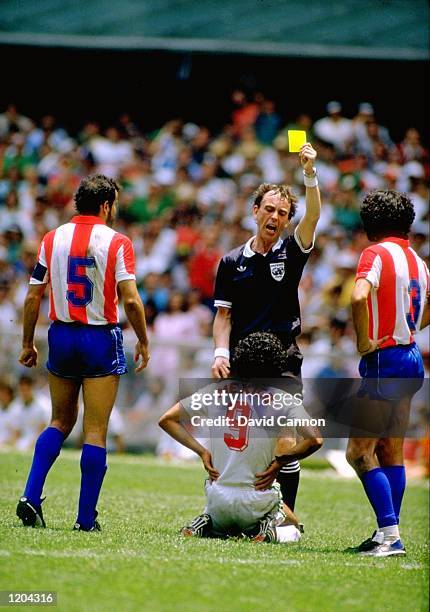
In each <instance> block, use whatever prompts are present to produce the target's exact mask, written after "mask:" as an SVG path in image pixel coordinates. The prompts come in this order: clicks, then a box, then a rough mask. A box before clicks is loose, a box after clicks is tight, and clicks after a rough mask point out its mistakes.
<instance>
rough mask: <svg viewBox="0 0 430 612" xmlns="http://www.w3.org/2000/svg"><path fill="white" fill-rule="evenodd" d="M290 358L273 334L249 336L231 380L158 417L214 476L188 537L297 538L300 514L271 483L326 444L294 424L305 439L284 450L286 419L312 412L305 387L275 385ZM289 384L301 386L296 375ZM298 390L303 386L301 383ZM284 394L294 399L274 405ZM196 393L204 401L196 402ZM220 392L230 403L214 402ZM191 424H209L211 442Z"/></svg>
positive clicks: (314, 430)
mask: <svg viewBox="0 0 430 612" xmlns="http://www.w3.org/2000/svg"><path fill="white" fill-rule="evenodd" d="M287 359H288V356H287V352H286V350H285V349H284V347H283V345H282V343H281V342H280V340H279V339H278V338H277V337H276V336H275V335H273V334H270V333H266V332H256V333H253V334H250V335H249V336H247V337H246V338H243V339H242V340H241V341H240V342H239V343H238V345H237V347H236V349H235V352H234V358H233V364H232V365H233V371H234V375H235V379H234V380H227V381H226V380H220V381H217V382H215V383H213V384H211V385H208V386H207V387H205V388H204V389H202V390H201V391H200V392H199V393H198V394H195V393H194V394H193V395H191V396H190V397H188V398H186V399H184V400H181V401H180V402H179V403H177V404H175V405H174V406H173V407H172V408H171V409H170V410H168V411H167V412H166V413H165V414H164V415H163V416H162V417H161V419H160V421H159V424H160V426H161V427H162V428H163V429H164V430H165V431H166V432H167V433H168V434H170V435H171V436H172V437H173V438H174V439H175V440H177V441H178V442H180V443H181V444H183V445H184V446H186V447H187V448H190V449H191V450H192V451H194V452H195V453H197V454H198V455H199V456H200V458H201V459H202V462H203V465H204V467H205V469H206V470H207V472H208V474H209V478H208V479H207V481H206V484H205V493H206V508H205V511H204V514H202V515H199V516H197V517H196V518H195V519H194V520H193V521H192V522H191V523H190V524H189V525H187V526H186V527H184V528H183V529H182V533H183V535H190V536H200V537H228V536H247V537H249V538H251V539H252V540H253V541H257V542H259V541H262V542H294V541H298V540H299V539H300V529H299V523H298V520H297V517H296V516H295V515H294V513H293V512H292V510H291V509H290V508H288V506H286V505H285V504H284V503H283V501H282V496H281V492H280V487H279V484H278V483H274V481H275V479H276V477H277V475H278V473H279V470H280V469H281V468H282V467H283V466H285V465H288V463H290V462H292V461H295V460H297V459H303V458H304V457H307V456H308V455H311V454H312V453H314V452H315V451H316V450H318V449H319V448H320V447H321V445H322V440H321V437H320V433H319V431H318V429H317V428H315V427H311V426H309V425H304V426H300V427H296V429H297V433H298V434H299V435H300V436H301V440H300V441H298V442H296V440H295V439H294V443H293V444H292V445H290V447H289V448H288V449H286V450H285V447H286V445H285V437H286V436H290V437H291V428H290V427H287V426H286V424H288V425H289V424H290V423H291V421H289V422H288V423H287V419H298V418H299V419H301V420H300V424H302V423H303V420H304V418H306V417H308V415H307V414H306V412H305V411H304V409H303V406H302V403H301V399H300V398H301V397H302V396H301V394H300V393H297V394H296V396H295V395H294V389H292V393H289V394H286V393H285V387H283V389H284V391H283V392H279V389H277V388H276V387H275V385H274V381H273V376H274V375H275V376H278V377H281V375H282V373H283V372H284V371H285V362H286V360H287ZM257 377H258V379H260V380H257ZM269 377H271V378H272V380H271V381H270V383H269V381H268V380H267V379H268V378H269ZM263 378H265V379H266V380H264V382H263V381H262V380H261V379H263ZM283 380H284V383H285V379H283ZM291 384H292V385H296V386H297V383H295V382H294V381H293V382H292V383H291ZM297 388H298V389H299V390H301V386H297ZM223 394H224V395H223ZM281 396H282V397H283V398H289V399H290V400H291V401H287V400H285V399H284V403H283V404H282V406H281V405H275V399H276V398H280V397H281ZM196 397H197V398H198V397H201V398H203V399H204V400H205V401H202V402H199V401H196ZM220 398H225V402H224V401H217V400H219V399H220ZM293 398H295V399H293ZM212 400H213V401H212ZM271 417H273V418H271ZM190 422H191V424H192V425H194V427H195V428H196V429H198V428H199V426H200V425H202V426H204V425H205V423H206V426H207V428H208V429H209V434H210V435H209V440H208V448H205V447H204V446H202V445H201V444H200V443H199V442H198V440H196V438H195V437H194V436H193V435H192V434H191V433H190V431H189V428H188V427H187V424H188V423H190ZM296 422H297V421H295V423H296ZM284 423H285V425H284ZM196 429H194V431H196ZM280 453H282V455H281V456H277V455H279V454H280Z"/></svg>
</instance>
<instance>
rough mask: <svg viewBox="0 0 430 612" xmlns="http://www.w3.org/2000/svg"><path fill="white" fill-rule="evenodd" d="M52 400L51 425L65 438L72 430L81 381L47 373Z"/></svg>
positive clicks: (75, 417) (76, 414) (76, 412)
mask: <svg viewBox="0 0 430 612" xmlns="http://www.w3.org/2000/svg"><path fill="white" fill-rule="evenodd" d="M48 382H49V391H50V394H51V402H52V418H51V427H56V428H57V429H59V430H60V431H61V432H62V434H63V435H64V437H65V438H67V436H68V435H69V434H70V432H71V431H72V429H73V427H74V425H75V423H76V419H77V416H78V397H79V391H80V388H81V381H80V380H76V379H72V378H61V377H60V376H54V375H53V374H51V373H50V372H49V374H48Z"/></svg>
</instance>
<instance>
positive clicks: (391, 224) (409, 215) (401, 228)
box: [360, 190, 415, 240]
mask: <svg viewBox="0 0 430 612" xmlns="http://www.w3.org/2000/svg"><path fill="white" fill-rule="evenodd" d="M360 216H361V220H362V221H363V226H364V230H365V232H366V234H367V236H368V238H369V239H370V240H378V239H381V238H385V237H386V236H407V234H408V232H409V231H410V229H411V225H412V223H413V221H414V219H415V211H414V205H413V204H412V202H411V200H410V199H409V198H408V196H407V195H406V194H404V193H399V192H398V191H393V190H386V191H383V190H376V191H371V192H370V193H368V194H367V195H366V197H365V198H364V200H363V204H362V206H361V210H360Z"/></svg>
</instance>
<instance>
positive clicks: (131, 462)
mask: <svg viewBox="0 0 430 612" xmlns="http://www.w3.org/2000/svg"><path fill="white" fill-rule="evenodd" d="M30 460H31V457H30V455H20V454H15V453H9V454H0V490H1V501H0V590H26V591H28V590H39V591H40V590H54V591H57V593H58V607H59V608H60V609H64V610H70V611H74V610H76V611H78V610H79V611H81V610H91V611H98V610H104V611H106V610H107V611H109V610H136V611H137V610H148V611H149V610H150V611H151V612H152V611H155V612H157V611H158V610H163V611H164V610H166V611H167V610H169V611H171V610H178V611H181V612H182V611H185V612H186V611H197V610H198V611H203V612H205V611H212V610H217V611H218V612H220V611H222V612H224V611H230V610H232V611H233V610H234V611H241V610H246V611H248V610H250V609H257V608H258V609H259V610H262V611H265V610H270V611H272V610H288V612H294V611H296V610H297V611H300V612H302V611H308V610H309V611H313V610H315V611H317V610H318V611H320V610H345V609H347V610H363V611H364V610H366V611H367V610H370V611H373V610H383V609H385V610H387V611H389V612H393V611H399V612H405V611H408V612H409V611H410V612H415V611H418V610H423V611H424V610H427V609H428V576H427V573H426V571H427V570H426V568H427V565H428V558H427V546H428V531H427V529H428V527H427V526H428V503H427V495H428V492H427V486H426V484H424V483H423V482H411V483H409V485H408V488H407V491H406V495H405V500H404V504H403V511H402V517H403V522H402V539H403V541H404V543H405V546H406V548H407V552H408V554H407V556H406V557H403V558H388V559H366V558H357V557H355V556H354V555H349V554H346V553H342V549H344V548H345V547H347V546H351V545H355V544H357V543H358V542H359V541H361V540H362V539H363V538H365V537H367V536H368V535H369V533H370V532H371V531H372V529H373V518H372V513H371V511H370V509H369V507H368V505H367V503H366V501H365V497H364V493H363V491H362V489H361V485H360V483H359V482H358V480H357V481H356V480H352V481H351V480H346V481H345V480H340V479H337V478H335V477H334V476H333V475H332V474H333V473H330V472H329V471H321V470H317V471H310V470H303V472H302V480H301V485H300V491H299V500H298V505H297V509H296V510H297V513H298V514H299V517H300V519H301V520H302V521H303V522H304V523H305V527H306V533H305V535H304V537H303V538H302V541H301V542H300V543H299V544H292V545H286V546H285V545H284V546H282V545H279V544H278V545H277V544H253V543H250V542H247V541H240V542H237V541H217V540H194V539H188V538H187V539H184V538H181V537H180V536H179V535H178V529H179V528H180V527H181V526H182V525H183V524H184V523H185V522H187V520H188V519H190V518H192V517H193V516H194V515H196V514H197V513H199V512H200V511H201V510H202V508H203V501H204V498H203V493H202V489H203V487H202V485H203V477H204V474H203V470H202V468H200V466H199V465H196V464H192V465H183V464H181V465H175V464H165V463H162V462H160V461H158V460H157V459H154V458H148V457H146V458H142V457H138V456H122V457H121V456H111V457H110V459H109V470H108V472H107V476H106V479H105V484H104V488H103V491H102V495H101V499H100V501H99V511H100V521H101V524H102V528H103V531H102V532H101V533H83V532H72V531H71V528H72V526H73V522H74V519H75V511H76V504H77V495H78V488H79V454H78V453H76V452H74V451H63V453H62V455H61V458H60V460H59V461H58V462H57V464H56V465H55V467H54V468H53V470H52V472H51V474H50V475H49V478H48V481H47V485H46V488H45V493H46V495H47V499H46V502H45V504H44V514H45V519H46V521H47V524H48V528H47V529H45V530H40V529H25V528H24V527H22V526H21V524H20V522H19V521H18V519H17V518H16V517H15V516H14V514H15V505H16V501H17V498H18V497H19V495H20V494H21V489H22V486H23V484H24V482H25V478H26V475H27V470H28V468H29V464H30ZM39 609H40V608H39Z"/></svg>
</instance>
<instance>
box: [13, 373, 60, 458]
mask: <svg viewBox="0 0 430 612" xmlns="http://www.w3.org/2000/svg"><path fill="white" fill-rule="evenodd" d="M50 416H51V410H50V405H49V399H48V398H47V397H45V396H44V395H42V394H41V393H37V392H36V391H35V390H34V382H33V379H32V378H30V377H29V376H21V377H20V379H19V381H18V396H17V397H16V398H15V399H14V400H13V402H12V403H11V405H10V418H11V427H12V428H13V429H14V432H15V433H16V441H15V447H16V449H17V450H20V451H27V450H30V449H31V448H33V446H34V444H35V442H36V440H37V438H38V437H39V434H40V433H41V432H42V431H43V430H44V429H45V427H47V425H48V423H49V421H50Z"/></svg>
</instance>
